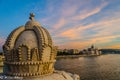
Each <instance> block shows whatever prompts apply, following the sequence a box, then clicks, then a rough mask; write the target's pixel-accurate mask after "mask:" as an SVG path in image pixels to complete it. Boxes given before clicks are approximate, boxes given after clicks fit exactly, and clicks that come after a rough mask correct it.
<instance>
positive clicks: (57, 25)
mask: <svg viewBox="0 0 120 80" xmlns="http://www.w3.org/2000/svg"><path fill="white" fill-rule="evenodd" d="M66 23H67V21H66V20H65V19H64V18H61V19H60V20H59V21H58V22H57V23H56V24H55V25H54V26H53V29H54V30H56V29H59V28H61V27H63V26H64V25H65V24H66Z"/></svg>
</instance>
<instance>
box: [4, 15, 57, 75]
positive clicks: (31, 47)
mask: <svg viewBox="0 0 120 80" xmlns="http://www.w3.org/2000/svg"><path fill="white" fill-rule="evenodd" d="M3 50H4V53H5V62H4V65H5V69H4V73H5V74H7V75H12V76H24V77H25V76H37V75H45V74H50V73H53V71H54V63H55V57H56V49H55V46H54V45H53V43H52V39H51V36H50V34H49V32H48V31H47V30H46V29H45V28H43V27H42V26H41V25H40V24H39V22H36V21H35V20H34V14H33V13H31V14H30V21H28V22H27V23H26V24H25V26H20V27H18V28H17V29H15V30H14V31H12V32H11V34H10V35H9V36H8V38H7V40H6V42H5V44H4V46H3Z"/></svg>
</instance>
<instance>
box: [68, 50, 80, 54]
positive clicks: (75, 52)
mask: <svg viewBox="0 0 120 80" xmlns="http://www.w3.org/2000/svg"><path fill="white" fill-rule="evenodd" d="M68 53H69V54H79V50H78V49H70V50H68Z"/></svg>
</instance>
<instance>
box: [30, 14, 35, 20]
mask: <svg viewBox="0 0 120 80" xmlns="http://www.w3.org/2000/svg"><path fill="white" fill-rule="evenodd" d="M34 17H35V14H34V13H30V17H29V19H30V20H31V21H34Z"/></svg>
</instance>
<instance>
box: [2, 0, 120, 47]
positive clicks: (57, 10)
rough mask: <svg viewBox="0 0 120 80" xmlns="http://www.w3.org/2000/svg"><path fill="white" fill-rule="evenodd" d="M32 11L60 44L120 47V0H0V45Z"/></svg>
mask: <svg viewBox="0 0 120 80" xmlns="http://www.w3.org/2000/svg"><path fill="white" fill-rule="evenodd" d="M30 12H33V13H34V14H35V15H36V16H35V20H36V21H38V22H40V24H41V25H42V26H43V27H45V28H47V30H48V31H49V32H50V34H51V36H52V38H53V42H54V44H55V45H56V46H59V48H77V49H83V48H87V47H89V46H90V45H91V44H95V45H96V46H97V47H98V48H119V49H120V0H0V49H1V47H2V45H3V44H4V42H5V40H6V38H7V36H8V35H9V34H10V32H11V31H12V30H14V29H15V28H17V27H19V26H21V25H25V23H26V22H27V21H28V20H29V19H28V18H29V13H30Z"/></svg>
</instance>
